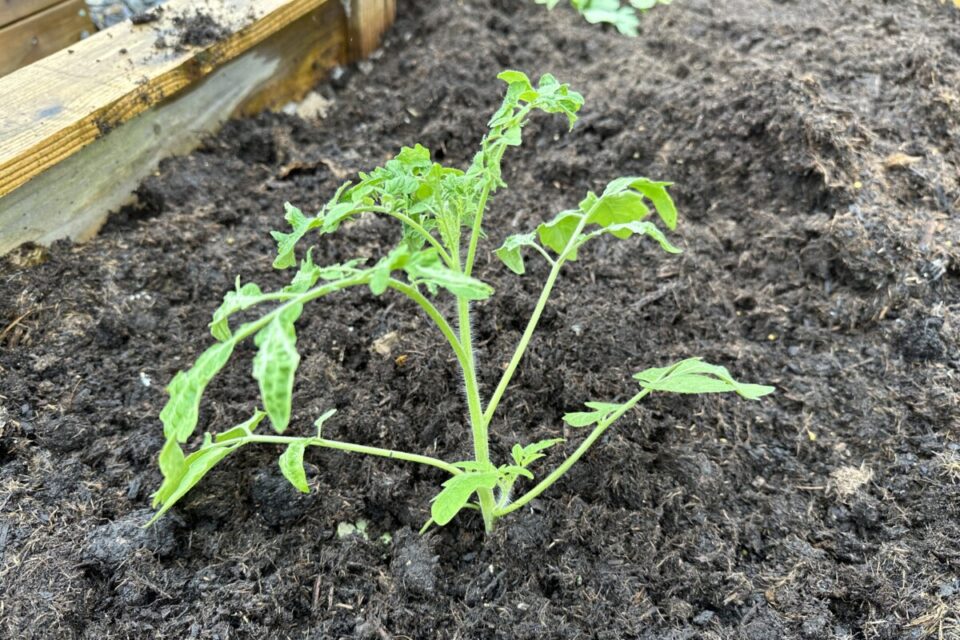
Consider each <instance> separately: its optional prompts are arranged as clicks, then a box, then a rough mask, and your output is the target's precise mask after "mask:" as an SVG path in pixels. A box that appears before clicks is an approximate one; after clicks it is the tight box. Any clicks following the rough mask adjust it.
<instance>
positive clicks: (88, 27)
mask: <svg viewBox="0 0 960 640" xmlns="http://www.w3.org/2000/svg"><path fill="white" fill-rule="evenodd" d="M93 32H94V26H93V22H92V21H91V20H90V15H89V14H88V12H87V5H86V4H85V3H84V1H83V0H63V2H60V3H59V4H54V5H53V6H51V7H48V8H46V9H43V10H42V11H40V12H39V13H34V14H32V15H29V16H27V17H24V18H23V19H21V20H17V21H16V22H13V23H12V24H8V25H6V26H4V27H2V28H0V76H3V75H6V74H8V73H10V72H11V71H14V70H15V69H19V68H20V67H22V66H24V65H27V64H30V63H31V62H35V61H37V60H40V59H41V58H44V57H46V56H48V55H50V54H51V53H54V52H56V51H59V50H60V49H63V48H64V47H66V46H68V45H71V44H73V43H74V42H77V41H79V40H80V38H82V37H83V36H84V35H88V34H91V33H93Z"/></svg>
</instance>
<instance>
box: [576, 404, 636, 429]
mask: <svg viewBox="0 0 960 640" xmlns="http://www.w3.org/2000/svg"><path fill="white" fill-rule="evenodd" d="M584 404H585V405H586V406H587V407H588V408H589V409H592V411H577V412H574V413H568V414H566V415H565V416H563V421H564V422H566V423H567V424H568V425H570V426H571V427H589V426H590V425H592V424H596V423H598V422H603V421H604V420H606V419H607V418H609V417H610V416H611V415H613V414H614V413H615V412H616V411H618V410H619V409H621V408H622V407H623V405H622V404H612V403H609V402H593V401H591V402H585V403H584Z"/></svg>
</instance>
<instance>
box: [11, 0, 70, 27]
mask: <svg viewBox="0 0 960 640" xmlns="http://www.w3.org/2000/svg"><path fill="white" fill-rule="evenodd" d="M57 2H58V0H0V27H5V26H6V25H8V24H10V23H11V22H16V21H17V20H19V19H20V18H24V17H26V16H29V15H32V14H34V13H38V12H40V11H43V10H44V9H46V8H47V7H50V6H53V5H55V4H57Z"/></svg>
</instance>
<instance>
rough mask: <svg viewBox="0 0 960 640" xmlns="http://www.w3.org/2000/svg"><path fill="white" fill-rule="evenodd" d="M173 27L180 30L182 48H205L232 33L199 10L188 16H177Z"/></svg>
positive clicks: (179, 39) (179, 36) (179, 37)
mask: <svg viewBox="0 0 960 640" xmlns="http://www.w3.org/2000/svg"><path fill="white" fill-rule="evenodd" d="M173 25H174V26H175V27H176V28H177V29H178V31H179V33H178V40H177V42H178V44H179V45H180V46H181V47H203V46H206V45H208V44H210V43H213V42H216V41H218V40H220V39H221V38H223V37H224V36H227V35H229V33H230V31H229V30H228V29H227V28H225V27H224V26H222V25H221V24H220V23H219V22H217V21H216V20H214V19H213V17H212V16H210V14H208V13H204V12H202V11H200V10H199V9H198V10H197V11H196V13H194V14H192V15H188V16H175V17H174V18H173Z"/></svg>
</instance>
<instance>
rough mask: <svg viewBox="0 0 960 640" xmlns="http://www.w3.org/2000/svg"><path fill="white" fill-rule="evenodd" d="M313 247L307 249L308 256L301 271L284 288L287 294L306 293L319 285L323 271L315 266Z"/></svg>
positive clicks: (304, 258) (302, 264) (301, 263)
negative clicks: (318, 281)
mask: <svg viewBox="0 0 960 640" xmlns="http://www.w3.org/2000/svg"><path fill="white" fill-rule="evenodd" d="M312 254H313V247H310V248H309V249H307V255H305V256H304V257H303V260H302V261H301V262H300V269H299V270H298V271H297V274H296V275H295V276H293V280H291V281H290V284H288V285H287V286H285V287H284V288H283V291H284V292H286V293H306V292H307V291H309V290H310V288H311V287H312V286H313V285H315V284H317V280H319V279H320V275H321V274H322V273H323V269H321V268H320V267H318V266H317V265H315V264H313V255H312Z"/></svg>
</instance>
